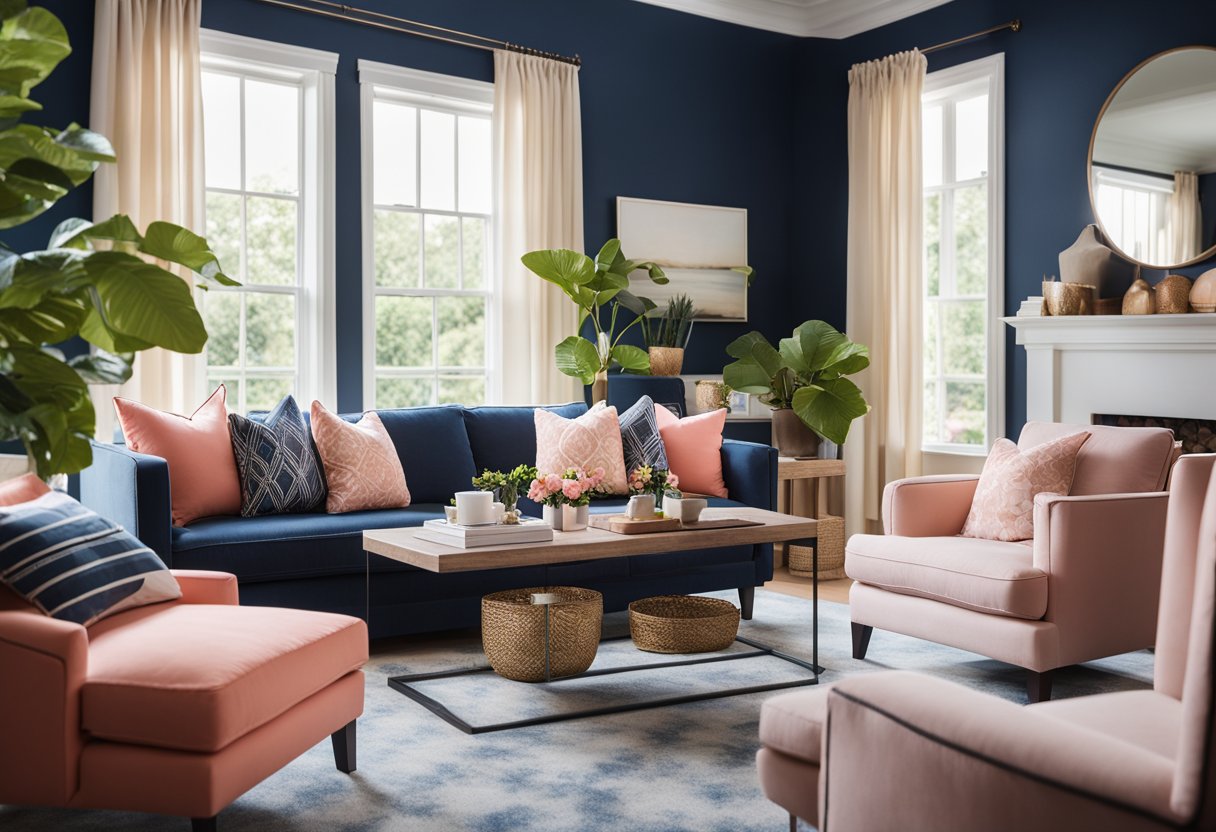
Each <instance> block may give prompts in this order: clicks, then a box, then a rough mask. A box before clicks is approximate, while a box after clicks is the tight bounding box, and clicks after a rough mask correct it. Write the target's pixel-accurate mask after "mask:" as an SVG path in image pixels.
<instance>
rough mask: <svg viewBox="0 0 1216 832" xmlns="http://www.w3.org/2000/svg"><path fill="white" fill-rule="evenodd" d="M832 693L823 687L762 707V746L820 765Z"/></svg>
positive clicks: (787, 695) (773, 700)
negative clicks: (829, 699) (829, 694)
mask: <svg viewBox="0 0 1216 832" xmlns="http://www.w3.org/2000/svg"><path fill="white" fill-rule="evenodd" d="M829 690H831V687H830V686H828V685H819V686H817V687H816V688H815V689H814V690H799V691H794V692H793V693H783V694H781V695H779V696H773V697H771V698H769V699H766V700H764V704H763V705H761V706H760V744H761V745H763V746H764V747H765V748H771V749H773V750H774V751H780V752H781V753H782V754H787V755H789V756H790V757H795V758H797V759H799V760H804V761H806V762H808V763H814V764H816V765H818V763H819V752H820V748H821V743H822V742H823V723H824V721H825V720H826V719H827V716H828V692H829Z"/></svg>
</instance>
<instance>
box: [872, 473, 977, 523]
mask: <svg viewBox="0 0 1216 832" xmlns="http://www.w3.org/2000/svg"><path fill="white" fill-rule="evenodd" d="M979 481H980V478H979V476H977V475H975V474H939V475H936V476H929V477H909V478H908V479H902V480H893V481H892V482H889V483H887V487H886V488H884V489H883V492H882V527H883V533H884V534H896V535H900V536H902V537H953V536H954V535H956V534H958V533H959V532H961V531H962V530H963V524H964V523H965V522H967V514H968V513H969V512H970V511H971V500H972V499H973V498H974V497H975V487H976V485H978V484H979Z"/></svg>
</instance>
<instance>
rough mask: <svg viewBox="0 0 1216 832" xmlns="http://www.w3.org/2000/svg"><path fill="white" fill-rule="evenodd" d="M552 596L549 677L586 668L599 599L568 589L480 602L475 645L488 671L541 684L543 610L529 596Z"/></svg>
mask: <svg viewBox="0 0 1216 832" xmlns="http://www.w3.org/2000/svg"><path fill="white" fill-rule="evenodd" d="M538 592H547V593H553V594H556V595H559V596H561V599H562V600H561V601H559V602H557V603H556V604H553V605H552V606H551V607H550V613H549V615H550V619H549V662H550V677H551V678H558V677H559V676H573V675H574V674H576V673H582V672H583V671H584V670H586V669H587V668H589V667H591V663H592V662H593V661H595V653H596V650H598V649H599V646H600V625H601V624H602V622H603V619H604V596H602V595H600V593H598V592H596V591H594V590H591V589H579V588H578V587H573V586H549V587H532V588H530V589H509V590H507V591H505V592H495V593H493V594H491V595H487V596H485V597H484V598H482V599H481V646H482V648H483V649H484V650H485V652H486V659H487V660H489V662H490V667H492V668H494V670H495V672H496V673H498V675H500V676H504V677H506V678H508V679H514V680H515V681H517V682H543V681H544V680H545V607H544V606H543V605H540V604H533V603H532V594H533V593H538Z"/></svg>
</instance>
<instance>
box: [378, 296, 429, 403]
mask: <svg viewBox="0 0 1216 832" xmlns="http://www.w3.org/2000/svg"><path fill="white" fill-rule="evenodd" d="M431 330H432V320H431V299H430V298H402V297H378V298H376V366H378V367H432V366H434V355H433V353H432V348H431ZM428 400H429V394H428ZM377 401H378V400H377Z"/></svg>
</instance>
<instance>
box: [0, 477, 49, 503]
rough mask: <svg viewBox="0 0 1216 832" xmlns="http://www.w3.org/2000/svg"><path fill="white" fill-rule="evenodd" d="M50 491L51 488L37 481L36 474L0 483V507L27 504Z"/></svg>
mask: <svg viewBox="0 0 1216 832" xmlns="http://www.w3.org/2000/svg"><path fill="white" fill-rule="evenodd" d="M50 490H51V487H50V486H49V485H47V484H46V483H45V482H43V481H42V480H40V479H38V475H37V474H22V475H21V476H19V477H13V478H12V479H11V480H5V481H4V482H0V506H15V505H17V504H18V503H28V502H31V501H33V500H37V499H38V498H39V497H41V496H42V495H43V494H47V493H50Z"/></svg>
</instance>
